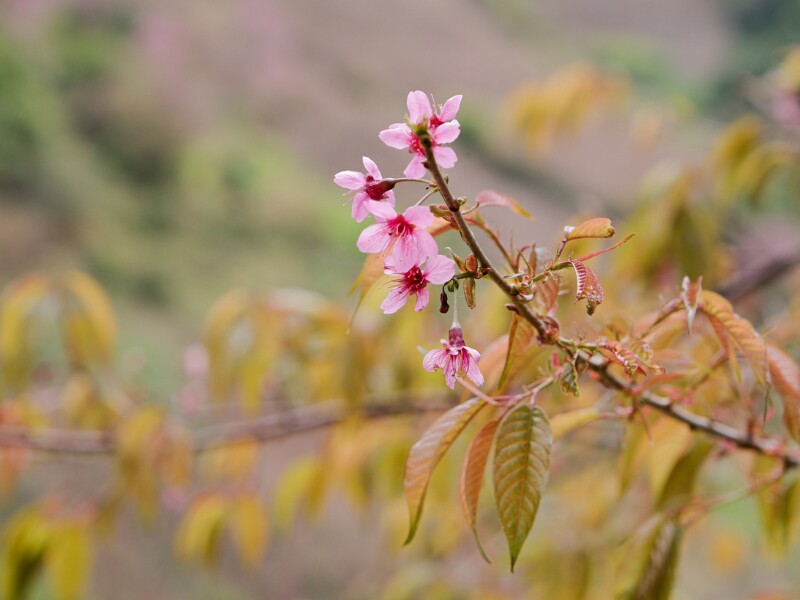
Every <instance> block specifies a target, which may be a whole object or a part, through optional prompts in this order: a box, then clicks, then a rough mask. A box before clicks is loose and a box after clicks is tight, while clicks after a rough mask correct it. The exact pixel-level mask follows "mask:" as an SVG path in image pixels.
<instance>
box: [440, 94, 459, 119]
mask: <svg viewBox="0 0 800 600" xmlns="http://www.w3.org/2000/svg"><path fill="white" fill-rule="evenodd" d="M461 98H462V96H461V94H459V95H458V96H453V97H452V98H450V99H449V100H448V101H447V102H445V103H444V106H442V112H440V113H439V119H440V120H441V121H450V120H452V119H455V118H456V115H457V114H458V109H459V108H460V107H461Z"/></svg>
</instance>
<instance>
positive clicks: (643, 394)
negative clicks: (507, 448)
mask: <svg viewBox="0 0 800 600" xmlns="http://www.w3.org/2000/svg"><path fill="white" fill-rule="evenodd" d="M419 139H420V142H421V144H422V147H423V148H424V150H425V159H426V160H425V166H426V167H427V168H428V170H429V171H430V173H431V175H432V176H433V179H434V181H435V182H436V185H437V186H438V188H439V193H440V194H441V196H442V198H443V199H444V201H445V204H447V208H448V209H449V210H450V213H451V214H452V216H453V222H454V223H455V224H456V225H457V226H458V229H459V231H460V233H461V237H462V239H463V240H464V243H465V244H466V245H467V246H468V247H469V249H470V250H471V251H472V253H473V254H474V255H475V257H476V258H477V259H478V261H479V262H480V264H481V266H483V267H486V268H488V269H489V276H490V278H491V279H492V281H493V282H494V283H495V284H496V285H497V286H498V287H499V288H500V289H501V290H502V291H503V292H504V293H505V294H506V296H508V298H509V299H510V300H511V301H512V302H513V303H514V306H515V307H516V308H517V311H518V313H519V314H520V316H522V318H524V319H525V320H526V321H528V322H529V323H530V324H531V325H533V327H534V328H535V329H536V331H537V333H538V334H539V337H540V340H541V342H542V343H543V344H549V345H555V346H559V347H561V348H563V349H564V350H565V351H566V352H568V353H569V354H570V355H571V356H573V357H574V358H575V359H576V361H578V362H580V363H583V364H585V365H587V367H588V368H589V369H590V370H591V371H593V372H594V373H596V374H597V376H598V379H599V380H600V382H601V383H602V384H603V385H605V386H606V387H608V388H610V389H614V390H618V391H620V392H622V393H624V394H626V395H628V396H630V397H632V398H636V399H638V400H639V401H640V402H641V403H643V404H645V405H647V406H650V407H652V408H654V409H655V410H658V411H660V412H661V413H663V414H665V415H667V416H668V417H670V418H672V419H675V420H677V421H680V422H681V423H684V424H686V425H687V426H688V427H689V428H691V429H692V430H696V431H703V432H705V433H707V434H708V435H711V436H714V437H717V438H720V439H723V440H726V441H727V442H729V443H731V444H733V445H735V446H737V447H739V448H742V449H744V450H752V451H755V452H759V453H761V454H766V455H769V456H775V457H777V458H780V459H781V460H783V463H784V465H785V466H786V467H787V468H789V467H796V466H798V465H800V454H799V453H798V452H797V451H795V450H794V449H791V448H786V447H785V444H784V442H783V441H782V440H775V439H770V438H756V437H753V436H751V435H750V434H749V433H746V432H742V431H740V430H738V429H736V428H734V427H731V426H730V425H726V424H724V423H719V422H717V421H714V420H712V419H709V418H707V417H702V416H700V415H696V414H694V413H692V412H690V411H688V410H686V409H684V408H683V407H681V406H677V405H675V404H674V403H673V402H672V401H671V400H670V399H668V398H664V397H663V396H659V395H657V394H653V393H652V392H648V391H643V390H639V389H637V388H636V387H635V386H633V385H632V384H631V383H629V382H627V381H625V380H624V379H621V378H620V377H618V376H616V375H615V374H614V373H612V372H611V371H610V369H609V362H608V361H607V360H606V359H605V358H603V357H602V356H597V355H595V356H590V355H589V354H587V353H586V352H585V351H583V350H575V349H574V348H573V347H571V346H570V345H568V344H565V343H564V341H563V340H561V339H560V338H556V339H553V338H552V337H551V336H549V335H548V333H547V326H546V325H545V323H544V322H543V321H542V319H541V318H540V317H539V316H538V315H537V314H536V313H534V312H533V311H532V310H531V308H530V306H528V305H527V304H526V303H524V302H522V300H521V299H520V298H519V294H518V290H517V289H516V288H515V287H514V286H513V285H512V284H511V283H509V282H508V281H507V280H506V279H505V278H504V277H503V276H502V275H501V274H500V273H499V272H498V271H497V270H496V268H495V267H494V265H493V264H492V262H491V261H490V260H489V258H488V257H487V256H486V253H485V252H484V251H483V249H482V248H481V247H480V244H479V243H478V241H477V240H476V238H475V235H474V234H473V232H472V230H471V229H470V227H469V225H468V224H467V222H466V220H465V219H464V216H463V215H462V214H461V206H460V205H459V204H458V202H456V201H455V199H454V197H453V194H452V192H451V191H450V188H449V186H448V184H447V181H446V180H445V178H444V177H443V176H442V173H441V171H440V170H439V166H438V165H437V163H436V157H435V156H434V154H433V141H432V139H431V137H430V135H429V134H421V135H420V136H419Z"/></svg>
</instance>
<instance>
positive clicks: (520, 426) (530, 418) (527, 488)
mask: <svg viewBox="0 0 800 600" xmlns="http://www.w3.org/2000/svg"><path fill="white" fill-rule="evenodd" d="M552 445H553V434H552V431H551V430H550V423H549V422H548V420H547V416H546V415H545V414H544V412H543V411H542V409H540V408H539V407H535V408H530V407H529V406H528V405H527V404H521V405H520V406H518V407H516V408H515V409H514V410H512V411H511V412H509V413H508V414H507V415H506V416H505V417H504V418H503V420H502V421H501V423H500V426H499V427H498V429H497V435H496V442H495V451H494V490H495V499H496V501H497V512H498V514H499V516H500V522H501V523H502V525H503V531H504V532H505V535H506V539H507V540H508V548H509V552H510V554H511V570H512V571H513V570H514V564H515V563H516V562H517V558H518V557H519V553H520V550H522V545H523V544H524V543H525V539H526V538H527V537H528V533H529V532H530V530H531V527H533V522H534V520H535V519H536V513H537V511H538V510H539V502H540V501H541V498H542V492H543V491H544V487H545V485H547V478H548V476H549V474H550V448H551V447H552Z"/></svg>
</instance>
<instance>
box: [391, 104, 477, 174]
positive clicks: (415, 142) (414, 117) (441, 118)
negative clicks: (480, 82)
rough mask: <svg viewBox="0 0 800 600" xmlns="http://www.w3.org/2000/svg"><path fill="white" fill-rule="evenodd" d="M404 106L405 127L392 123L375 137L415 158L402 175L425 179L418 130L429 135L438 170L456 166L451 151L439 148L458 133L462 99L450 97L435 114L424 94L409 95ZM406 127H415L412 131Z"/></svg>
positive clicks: (455, 157)
mask: <svg viewBox="0 0 800 600" xmlns="http://www.w3.org/2000/svg"><path fill="white" fill-rule="evenodd" d="M407 106H408V123H394V124H392V125H390V126H389V128H388V129H384V130H383V131H381V132H380V134H378V137H380V139H381V141H383V143H384V144H386V145H387V146H390V147H392V148H397V149H398V150H404V149H406V148H407V149H408V152H409V153H410V154H413V155H414V156H413V158H412V159H411V162H410V163H408V166H407V167H406V169H405V171H403V173H404V174H405V176H406V177H408V178H411V179H419V178H420V177H422V176H423V175H425V167H424V166H423V165H422V163H423V162H424V160H425V150H424V149H423V148H422V144H421V143H420V141H419V137H417V133H416V131H417V130H419V129H427V130H428V131H429V132H430V134H431V139H432V141H433V155H434V157H435V158H436V162H437V163H438V164H439V166H440V167H442V168H444V169H450V168H452V167H453V166H455V164H456V161H457V160H458V157H457V156H456V153H455V152H454V151H453V149H452V148H442V144H449V143H450V142H453V141H455V139H456V138H457V137H458V135H459V133H461V126H460V125H459V123H458V121H456V120H455V116H456V114H457V113H458V109H459V107H460V106H461V96H460V95H459V96H453V97H452V98H450V99H449V100H448V101H447V102H445V103H444V104H443V105H442V106H440V107H439V108H438V110H437V109H436V107H435V106H433V105H431V102H430V100H429V99H428V97H427V96H426V95H425V93H424V92H422V91H420V90H415V91H413V92H409V94H408V100H407ZM409 124H410V125H412V126H413V127H414V129H413V130H412V128H411V127H410V126H409Z"/></svg>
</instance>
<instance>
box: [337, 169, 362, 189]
mask: <svg viewBox="0 0 800 600" xmlns="http://www.w3.org/2000/svg"><path fill="white" fill-rule="evenodd" d="M366 182H367V178H366V177H364V174H363V173H359V172H358V171H339V172H338V173H337V174H336V175H334V176H333V183H335V184H336V185H338V186H339V187H343V188H345V189H346V190H357V189H359V188H361V187H364V184H365V183H366Z"/></svg>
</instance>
